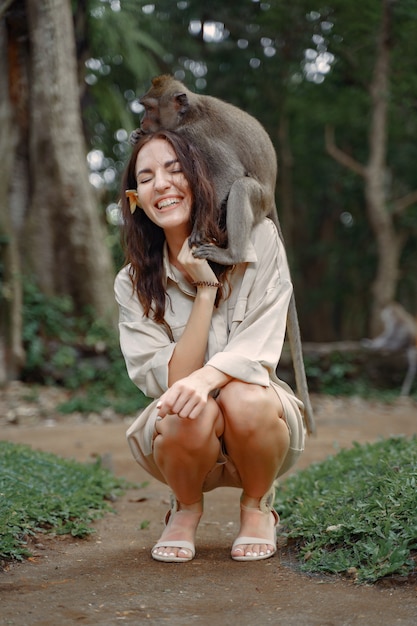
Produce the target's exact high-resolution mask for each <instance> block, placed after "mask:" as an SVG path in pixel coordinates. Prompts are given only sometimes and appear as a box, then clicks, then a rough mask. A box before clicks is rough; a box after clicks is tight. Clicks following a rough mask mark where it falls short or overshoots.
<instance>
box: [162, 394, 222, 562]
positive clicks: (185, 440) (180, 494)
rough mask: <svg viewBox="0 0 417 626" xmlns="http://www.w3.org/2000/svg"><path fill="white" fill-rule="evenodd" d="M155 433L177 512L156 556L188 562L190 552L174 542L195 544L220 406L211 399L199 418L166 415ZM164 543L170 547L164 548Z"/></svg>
mask: <svg viewBox="0 0 417 626" xmlns="http://www.w3.org/2000/svg"><path fill="white" fill-rule="evenodd" d="M156 431H157V435H156V437H155V441H154V460H155V463H156V464H157V466H158V468H159V469H160V471H161V473H162V474H163V476H164V478H165V480H166V482H167V484H168V485H169V487H170V488H171V489H172V491H173V493H174V495H175V497H176V499H177V503H178V504H177V506H178V511H174V512H172V513H171V516H170V520H169V523H168V524H167V526H166V528H165V530H164V532H163V533H162V536H161V538H160V540H159V542H158V547H157V548H154V550H153V555H154V556H155V555H156V556H158V555H159V556H167V557H170V556H172V557H174V558H176V557H179V558H180V559H181V558H183V559H184V560H187V559H189V558H190V557H191V551H190V550H189V549H188V548H181V547H179V546H178V547H175V546H174V545H172V542H175V541H176V540H178V541H180V542H184V541H185V542H189V543H191V544H193V543H194V537H195V532H196V529H197V526H198V523H199V521H200V517H201V514H202V511H203V503H202V491H203V489H202V488H203V483H204V480H205V478H206V476H207V474H208V473H209V471H210V470H211V469H212V468H213V467H214V465H215V463H216V461H217V458H218V455H219V451H220V441H219V437H220V436H221V435H222V433H223V416H222V414H221V411H220V408H219V406H218V404H217V403H216V402H215V401H214V400H212V399H211V398H210V400H209V403H208V404H207V407H206V410H205V411H204V413H203V414H202V415H201V416H200V417H199V418H197V419H184V418H180V417H178V416H177V415H167V416H166V417H164V418H163V419H161V420H158V421H157V422H156ZM164 541H167V542H169V545H167V546H166V545H164Z"/></svg>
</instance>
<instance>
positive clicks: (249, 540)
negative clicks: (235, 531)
mask: <svg viewBox="0 0 417 626" xmlns="http://www.w3.org/2000/svg"><path fill="white" fill-rule="evenodd" d="M274 500H275V487H274V486H272V487H271V488H270V489H269V491H268V492H267V493H266V494H265V495H264V496H263V497H262V498H261V499H260V501H259V508H258V509H254V508H252V507H248V506H245V505H244V504H241V505H240V507H241V509H243V510H244V511H251V512H252V513H259V515H265V514H266V513H272V515H273V516H274V519H275V524H274V529H275V528H276V527H277V526H278V524H279V515H278V513H277V512H276V510H275V509H274V506H273V505H274ZM255 544H256V545H260V544H262V545H270V546H273V549H272V550H267V551H266V552H264V553H262V552H259V553H258V554H253V553H252V552H251V553H250V554H242V556H235V555H233V554H232V555H231V556H232V559H233V560H234V561H262V560H263V559H269V558H271V556H274V554H275V553H276V551H277V542H276V532H274V538H273V539H272V540H271V539H270V538H265V537H244V536H240V537H238V538H237V539H236V540H235V541H234V543H233V545H232V551H233V550H234V549H235V548H237V547H238V546H244V545H255Z"/></svg>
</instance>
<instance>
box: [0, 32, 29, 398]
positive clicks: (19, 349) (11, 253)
mask: <svg viewBox="0 0 417 626" xmlns="http://www.w3.org/2000/svg"><path fill="white" fill-rule="evenodd" d="M11 56H12V55H11V54H10V50H8V38H7V32H6V27H5V23H4V21H1V22H0V93H2V94H3V97H2V99H1V100H0V128H1V129H2V131H1V133H0V154H1V155H2V156H1V159H0V386H1V385H3V384H5V383H6V382H7V381H9V380H13V379H15V378H16V377H17V374H18V371H19V369H20V366H21V365H22V363H23V361H24V351H23V345H22V287H21V282H20V259H19V253H18V247H17V240H16V237H15V236H14V231H13V222H12V216H13V212H12V210H10V209H9V206H10V205H11V203H12V197H11V196H12V193H11V188H12V185H11V181H12V180H15V179H16V176H15V174H16V169H15V156H16V151H17V146H18V140H19V127H18V121H17V120H18V117H19V116H18V115H13V111H12V107H11V96H12V94H11V93H10V90H9V85H10V81H9V80H8V77H9V72H8V68H7V60H8V59H9V58H10V57H11ZM14 78H15V79H16V78H17V77H16V76H15V77H14ZM18 84H19V87H20V88H21V89H22V87H23V85H22V81H18ZM12 171H13V173H14V175H13V177H12V175H11V173H12Z"/></svg>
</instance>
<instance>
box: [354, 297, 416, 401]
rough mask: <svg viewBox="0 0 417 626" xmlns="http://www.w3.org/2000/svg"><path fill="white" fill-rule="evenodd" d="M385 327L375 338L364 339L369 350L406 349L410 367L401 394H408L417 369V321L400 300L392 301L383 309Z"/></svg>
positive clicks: (363, 343) (391, 350)
mask: <svg viewBox="0 0 417 626" xmlns="http://www.w3.org/2000/svg"><path fill="white" fill-rule="evenodd" d="M381 319H382V323H383V325H384V329H383V331H382V333H381V334H380V335H378V336H377V337H375V338H374V339H362V345H363V346H364V347H366V348H368V349H369V350H382V351H386V352H397V351H400V350H401V351H403V350H404V351H405V352H406V355H407V361H408V368H407V372H406V375H405V378H404V381H403V384H402V387H401V395H402V396H408V395H409V393H410V391H411V385H412V384H413V380H414V378H415V375H416V371H417V321H416V319H415V318H414V317H413V316H412V315H410V313H408V312H407V311H406V310H405V309H404V308H403V307H402V306H401V304H399V303H398V302H390V303H389V304H387V305H386V306H385V307H384V308H383V309H382V311H381Z"/></svg>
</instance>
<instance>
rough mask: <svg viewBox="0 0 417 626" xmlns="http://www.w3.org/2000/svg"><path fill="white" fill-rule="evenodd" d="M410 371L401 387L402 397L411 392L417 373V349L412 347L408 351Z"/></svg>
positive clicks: (408, 370)
mask: <svg viewBox="0 0 417 626" xmlns="http://www.w3.org/2000/svg"><path fill="white" fill-rule="evenodd" d="M407 361H408V369H407V373H406V375H405V378H404V382H403V384H402V387H401V395H402V396H408V395H409V394H410V391H411V385H412V384H413V380H414V378H415V375H416V372H417V347H415V346H411V348H408V350H407Z"/></svg>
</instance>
